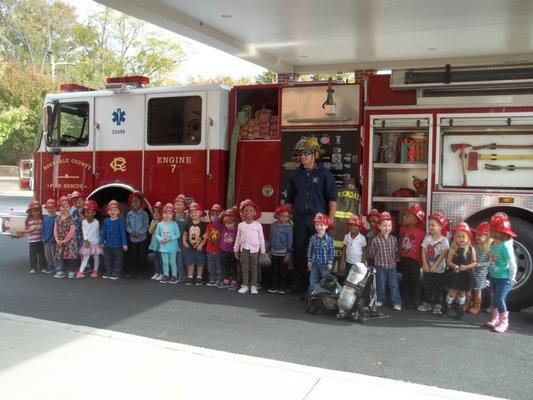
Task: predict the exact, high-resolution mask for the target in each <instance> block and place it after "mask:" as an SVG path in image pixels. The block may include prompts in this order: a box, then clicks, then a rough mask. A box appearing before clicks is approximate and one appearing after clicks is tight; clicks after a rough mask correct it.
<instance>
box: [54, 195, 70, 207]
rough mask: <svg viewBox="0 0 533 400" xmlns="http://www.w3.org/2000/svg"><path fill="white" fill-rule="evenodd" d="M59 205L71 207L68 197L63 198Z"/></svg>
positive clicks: (58, 202)
mask: <svg viewBox="0 0 533 400" xmlns="http://www.w3.org/2000/svg"><path fill="white" fill-rule="evenodd" d="M57 205H58V206H64V205H67V206H70V201H69V199H68V197H67V196H61V197H60V198H59V200H58V201H57Z"/></svg>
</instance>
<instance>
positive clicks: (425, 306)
mask: <svg viewBox="0 0 533 400" xmlns="http://www.w3.org/2000/svg"><path fill="white" fill-rule="evenodd" d="M416 309H417V310H418V311H431V305H429V304H428V303H426V302H425V301H424V302H423V303H422V304H420V305H419V306H418V307H417V308H416Z"/></svg>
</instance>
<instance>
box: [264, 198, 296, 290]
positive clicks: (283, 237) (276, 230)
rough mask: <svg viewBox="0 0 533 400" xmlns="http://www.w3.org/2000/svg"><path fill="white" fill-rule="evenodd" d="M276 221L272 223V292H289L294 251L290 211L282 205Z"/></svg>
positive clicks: (275, 215)
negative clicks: (290, 263)
mask: <svg viewBox="0 0 533 400" xmlns="http://www.w3.org/2000/svg"><path fill="white" fill-rule="evenodd" d="M274 218H276V222H274V223H272V225H270V239H269V245H270V249H269V250H270V260H271V269H272V288H270V289H268V291H269V292H270V293H286V292H287V284H288V282H287V264H288V263H289V261H290V258H291V252H292V225H291V224H290V223H289V219H290V211H289V209H288V208H287V207H286V206H285V205H280V206H278V207H277V208H276V211H275V212H274Z"/></svg>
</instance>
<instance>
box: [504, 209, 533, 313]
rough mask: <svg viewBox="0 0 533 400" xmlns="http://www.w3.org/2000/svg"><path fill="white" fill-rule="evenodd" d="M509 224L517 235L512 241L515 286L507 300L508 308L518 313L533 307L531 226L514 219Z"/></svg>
mask: <svg viewBox="0 0 533 400" xmlns="http://www.w3.org/2000/svg"><path fill="white" fill-rule="evenodd" d="M511 223H512V224H513V230H514V231H515V232H516V234H517V235H518V236H517V237H516V238H515V239H514V241H513V242H514V251H515V256H516V263H517V267H518V270H517V272H516V285H515V286H514V287H513V289H512V290H511V292H510V293H509V296H508V298H507V299H508V304H509V307H510V308H511V309H512V310H516V311H518V310H521V309H523V308H526V307H529V306H531V305H533V225H531V223H528V222H526V221H524V220H522V219H515V218H511Z"/></svg>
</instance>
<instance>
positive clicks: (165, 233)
mask: <svg viewBox="0 0 533 400" xmlns="http://www.w3.org/2000/svg"><path fill="white" fill-rule="evenodd" d="M173 218H174V206H173V205H172V204H171V203H167V204H165V206H164V207H163V209H162V221H161V222H159V223H158V224H157V228H156V230H155V236H156V238H157V241H158V242H159V247H158V252H159V254H160V256H161V260H162V263H163V276H162V277H161V279H159V283H162V284H165V283H171V284H176V283H178V267H177V265H176V253H177V252H179V251H180V246H179V238H180V228H179V226H178V224H177V222H176V221H174V219H173Z"/></svg>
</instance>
